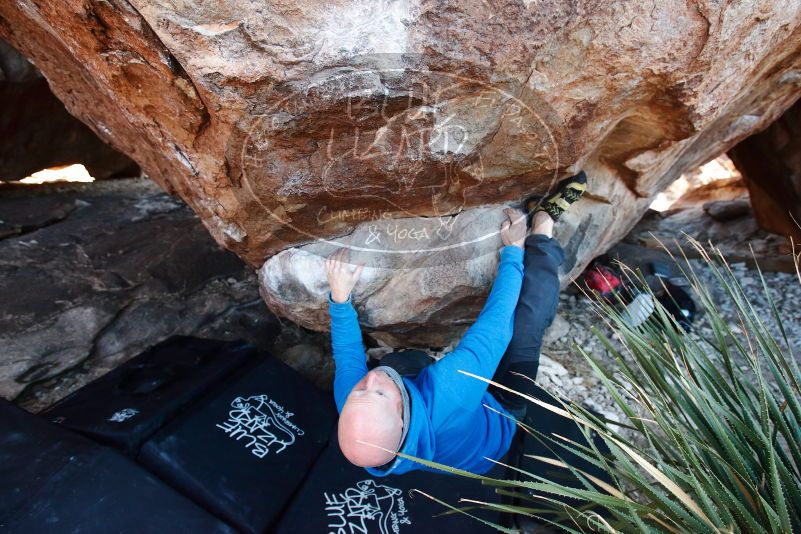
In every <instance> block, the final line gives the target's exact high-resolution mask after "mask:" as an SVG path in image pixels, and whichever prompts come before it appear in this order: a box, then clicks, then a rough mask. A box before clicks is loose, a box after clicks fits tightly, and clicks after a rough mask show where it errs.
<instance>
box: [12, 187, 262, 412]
mask: <svg viewBox="0 0 801 534" xmlns="http://www.w3.org/2000/svg"><path fill="white" fill-rule="evenodd" d="M36 191H39V190H36ZM0 236H2V239H0V295H2V305H0V347H2V358H0V396H2V397H4V398H7V399H15V398H16V400H17V402H19V403H20V404H22V405H23V406H24V407H26V408H28V409H30V410H33V411H37V410H38V409H40V408H43V407H45V406H47V405H49V404H51V403H52V402H54V401H55V400H57V399H59V398H60V397H63V396H64V395H66V394H67V393H69V392H71V391H72V390H74V389H76V388H77V387H79V386H81V385H82V384H84V383H86V382H88V381H90V380H92V379H94V378H97V377H98V376H100V375H102V374H103V373H105V372H107V371H109V370H110V369H112V368H114V367H116V366H117V365H119V364H120V363H122V362H123V361H125V360H127V359H128V358H130V357H132V356H134V355H136V354H138V353H139V352H141V351H142V350H144V349H145V348H147V347H149V346H151V345H154V344H156V343H157V342H159V341H161V340H163V339H165V338H167V337H169V336H171V335H176V334H185V335H196V336H199V337H209V338H217V339H246V340H248V341H250V342H252V343H255V344H257V345H259V346H260V347H262V348H271V344H272V343H273V341H274V338H275V336H276V334H277V328H278V324H277V322H276V320H275V317H274V316H273V315H272V314H271V313H270V312H269V310H267V308H266V306H265V305H264V303H263V302H262V301H261V299H259V297H258V292H257V289H256V279H255V275H254V274H253V272H252V270H251V269H250V268H249V267H247V266H246V265H245V264H243V263H242V261H241V260H240V259H239V258H237V257H236V256H235V255H234V254H232V253H231V252H228V251H226V250H224V249H222V248H221V247H220V246H219V245H217V243H215V242H214V240H213V239H211V237H210V236H209V235H208V232H206V230H205V229H204V228H203V226H202V225H201V224H200V221H199V220H198V218H197V217H196V216H195V214H194V213H193V212H192V211H191V210H190V209H189V208H187V207H186V205H185V204H183V202H181V201H180V200H177V199H174V198H172V197H170V196H169V195H167V194H165V193H163V192H162V191H161V190H160V189H159V188H158V187H157V186H156V185H155V184H153V183H152V182H150V181H149V180H141V179H123V180H115V181H112V182H96V183H94V184H88V185H86V186H81V187H75V188H74V189H70V188H69V187H67V188H62V189H61V190H60V191H59V192H57V191H53V192H51V193H49V194H48V193H36V194H32V193H30V192H25V191H23V192H19V191H16V190H15V191H11V192H9V191H2V192H0Z"/></svg>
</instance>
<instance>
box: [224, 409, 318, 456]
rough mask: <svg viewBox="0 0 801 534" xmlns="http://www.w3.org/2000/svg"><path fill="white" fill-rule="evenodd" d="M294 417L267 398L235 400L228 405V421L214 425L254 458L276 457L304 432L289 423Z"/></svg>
mask: <svg viewBox="0 0 801 534" xmlns="http://www.w3.org/2000/svg"><path fill="white" fill-rule="evenodd" d="M293 415H294V414H293V413H292V412H290V411H287V410H285V409H284V407H283V406H282V405H281V404H279V403H278V402H276V401H275V400H274V399H271V398H270V397H268V396H267V395H255V396H252V397H237V398H235V399H234V400H233V401H232V402H231V410H230V411H229V412H228V420H227V421H225V422H224V423H221V424H217V425H216V426H217V428H219V429H221V430H223V431H224V432H225V433H226V434H228V436H229V437H230V438H231V439H234V440H236V441H240V440H243V439H244V440H245V441H243V442H242V443H243V444H244V446H245V448H246V449H249V450H250V452H251V453H253V455H254V456H257V457H259V458H264V457H265V456H267V455H268V454H270V453H271V452H272V453H274V454H280V453H281V452H282V451H284V450H285V449H286V448H287V447H289V446H291V445H292V444H293V443H295V439H296V437H297V436H303V435H304V431H303V430H302V429H300V428H298V427H297V426H296V425H295V424H294V423H293V422H292V420H291V418H292V416H293Z"/></svg>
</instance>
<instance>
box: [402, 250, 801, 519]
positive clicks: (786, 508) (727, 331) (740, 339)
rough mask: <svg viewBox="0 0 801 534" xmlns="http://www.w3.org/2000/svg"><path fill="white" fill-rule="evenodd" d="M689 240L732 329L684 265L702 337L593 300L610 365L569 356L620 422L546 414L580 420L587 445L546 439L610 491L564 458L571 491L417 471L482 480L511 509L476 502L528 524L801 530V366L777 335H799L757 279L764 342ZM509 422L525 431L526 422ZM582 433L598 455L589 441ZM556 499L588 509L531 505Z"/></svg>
mask: <svg viewBox="0 0 801 534" xmlns="http://www.w3.org/2000/svg"><path fill="white" fill-rule="evenodd" d="M691 246H692V247H693V248H694V250H695V252H697V253H698V254H699V255H700V256H701V257H702V259H703V260H704V262H705V264H706V267H707V268H708V269H709V272H710V273H711V274H712V276H713V277H714V279H715V280H716V282H717V283H718V284H719V286H720V288H721V289H722V292H723V294H724V295H725V298H726V299H727V300H728V301H729V304H730V306H731V308H733V309H734V311H735V312H736V315H737V318H738V323H739V324H738V325H737V328H734V329H733V328H731V327H730V323H729V320H727V319H726V318H724V317H723V316H722V314H721V313H720V310H719V306H718V304H719V303H717V302H716V301H715V298H714V297H713V292H712V291H711V288H710V287H708V286H707V285H706V284H705V282H704V281H703V279H702V277H701V276H700V275H699V273H698V272H696V271H695V270H694V269H693V267H692V265H691V264H690V262H688V261H686V260H687V258H686V257H685V258H684V259H683V261H681V262H680V267H681V269H682V271H683V273H684V275H685V277H686V278H687V280H688V281H689V283H690V285H691V287H692V291H693V294H694V296H695V298H696V299H697V301H698V303H699V304H700V308H701V309H702V310H703V311H704V312H705V314H706V317H707V319H706V320H707V322H708V323H709V326H710V327H711V331H712V336H711V339H702V338H701V337H700V336H699V335H697V334H692V335H689V334H686V333H684V332H683V331H682V329H681V328H680V327H679V326H678V325H677V324H676V322H675V320H674V319H673V318H672V317H671V316H670V315H669V314H668V313H667V312H666V311H665V310H664V308H662V307H661V306H659V305H657V309H656V311H655V314H656V316H655V317H653V318H652V319H651V320H649V321H647V322H646V323H644V324H642V325H640V326H638V327H631V326H629V325H628V324H627V323H626V321H624V320H623V318H622V317H621V314H620V313H619V311H618V310H617V309H616V308H614V307H612V306H610V305H608V304H605V303H599V304H598V312H599V313H600V314H601V316H602V317H603V318H604V320H605V321H606V322H607V324H608V325H609V326H610V327H611V329H612V330H613V332H614V333H615V337H616V338H617V341H618V342H617V343H613V342H611V341H610V340H609V339H607V337H606V334H604V333H602V332H600V331H597V330H596V331H595V334H596V335H597V336H598V337H599V338H600V339H601V340H602V341H603V343H604V345H605V346H606V348H607V350H608V351H609V352H610V353H611V355H612V356H613V357H614V359H615V362H616V367H615V368H614V369H604V368H603V367H602V365H601V364H600V363H599V362H598V361H597V360H596V359H595V358H594V357H593V356H591V355H590V354H587V353H586V352H585V351H584V350H583V349H582V348H581V347H578V351H579V352H580V353H581V354H582V355H583V357H584V358H586V360H587V361H588V362H589V364H590V365H591V366H592V368H593V369H594V371H595V373H596V374H597V376H598V377H600V379H601V381H602V383H603V385H604V386H605V388H606V390H607V391H608V392H609V394H610V395H611V397H612V399H613V400H614V403H615V404H616V406H617V408H618V410H619V411H620V412H621V413H622V414H623V415H624V419H623V420H622V421H620V422H616V423H614V424H612V423H611V422H608V421H604V420H602V419H601V418H600V416H598V415H597V414H594V413H592V412H590V411H588V410H585V409H583V408H582V407H581V406H578V405H574V404H569V403H565V404H563V405H562V407H561V408H559V407H548V409H550V410H552V411H556V412H559V413H562V415H564V416H565V417H570V418H572V419H574V420H575V421H576V422H578V423H579V426H580V427H581V428H582V429H583V431H584V433H585V435H586V437H587V438H588V443H589V444H590V445H589V446H587V445H579V444H577V443H575V442H567V441H566V440H559V439H557V438H553V437H551V438H549V440H550V441H551V442H552V443H551V444H550V445H551V446H552V448H553V450H554V451H555V453H556V455H557V457H558V456H559V451H560V450H561V451H570V452H572V453H573V454H575V455H577V456H579V457H581V458H583V459H584V460H586V461H587V462H589V463H590V464H592V465H594V466H597V467H599V468H601V469H602V470H603V471H605V472H606V473H608V474H609V476H610V477H611V480H612V483H611V484H609V483H606V482H603V481H601V480H599V479H598V478H595V477H593V476H591V475H589V474H587V473H585V472H582V471H579V470H577V469H575V468H573V467H571V466H569V465H566V464H563V465H562V467H563V468H567V469H570V470H571V471H572V472H573V474H574V475H575V476H576V477H577V479H578V480H579V481H580V485H582V486H583V487H582V488H579V489H577V488H573V487H569V486H567V485H564V484H563V483H560V482H559V481H556V480H549V479H548V478H545V477H543V476H539V475H536V474H533V473H523V475H522V476H521V480H518V481H513V480H500V479H490V478H486V477H480V476H476V475H472V474H469V473H465V472H461V471H456V470H453V469H449V468H447V467H445V466H441V465H437V464H432V463H429V462H423V463H426V464H428V465H431V466H434V467H439V468H441V469H444V470H447V471H451V472H454V473H457V474H462V475H465V476H471V477H473V478H480V479H482V480H484V481H485V483H488V484H492V485H495V486H498V488H497V491H498V492H499V493H501V494H504V495H507V496H516V497H518V501H517V502H518V503H519V504H518V505H515V506H504V505H488V504H486V503H483V504H484V506H489V507H492V508H495V509H499V510H502V511H506V512H511V513H517V514H522V515H528V516H531V517H534V518H538V519H539V520H541V521H543V522H545V523H549V524H551V525H554V526H558V528H561V529H563V530H565V531H568V532H585V531H601V532H660V533H661V532H667V533H676V532H682V533H684V532H692V533H704V532H749V533H750V532H753V533H763V532H785V533H790V532H801V390H799V384H800V383H801V372H799V367H798V364H797V362H796V361H795V357H794V355H793V353H792V344H791V343H790V340H789V338H788V335H794V336H798V335H799V333H798V332H787V331H785V329H784V326H783V324H782V318H781V316H780V315H779V313H778V311H777V308H776V306H775V304H774V301H773V299H772V297H771V293H770V291H769V288H768V286H767V284H766V283H765V279H764V277H763V276H762V273H761V272H760V271H758V274H759V279H760V280H761V282H762V288H763V290H764V293H765V297H766V299H767V302H768V304H769V306H770V308H771V310H772V316H773V317H772V321H773V323H774V324H775V325H776V327H777V328H778V333H777V334H776V335H774V333H772V332H771V330H770V328H769V327H768V325H767V323H766V321H765V319H766V318H765V317H762V316H761V314H760V313H759V312H758V311H757V310H756V309H754V308H753V307H752V305H751V303H750V302H749V298H748V296H747V295H745V294H744V292H743V288H742V287H741V286H740V284H739V283H738V281H737V279H736V278H735V276H734V274H733V273H732V271H731V269H730V268H729V266H728V265H727V264H726V262H725V260H724V259H723V257H722V256H721V255H720V254H719V252H717V251H715V252H713V253H708V252H707V251H706V250H705V249H704V248H703V247H702V246H700V245H699V244H698V243H697V242H694V241H692V240H691ZM796 259H797V258H796ZM677 263H679V262H677ZM627 274H628V275H629V276H632V277H633V276H635V275H634V273H632V272H631V271H629V272H628V273H627ZM799 282H801V273H800V274H799ZM774 290H780V288H774ZM659 322H661V323H662V324H663V325H670V327H667V328H665V327H664V326H662V327H660V326H659V325H658V323H659ZM621 347H622V348H621ZM530 400H531V401H532V402H537V403H539V401H536V400H535V399H530ZM539 404H540V405H541V406H543V407H546V406H547V405H545V404H543V403H539ZM532 424H534V425H535V426H536V422H533V423H532ZM520 426H521V427H522V428H523V430H524V431H527V432H532V433H536V428H531V427H529V426H527V425H523V424H520ZM592 431H594V432H596V433H597V434H598V435H599V436H600V438H601V439H602V440H603V441H604V442H605V443H606V445H607V446H608V448H609V451H606V452H601V451H600V450H599V449H598V448H597V447H596V446H595V445H593V441H592V440H591V439H589V437H590V433H591V432H592ZM610 451H611V452H610ZM418 461H419V460H418ZM550 462H551V463H552V464H559V463H560V462H559V461H557V460H553V459H552V460H550ZM560 496H562V497H565V496H567V497H573V498H575V499H576V500H578V502H581V503H586V506H584V505H576V504H571V505H559V506H557V509H559V510H560V512H559V514H557V516H554V515H553V514H545V513H543V507H542V506H541V504H542V503H553V501H554V499H558V498H559V497H560ZM440 502H441V501H440ZM570 502H571V503H575V502H576V501H575V500H573V501H570ZM442 504H443V505H445V506H448V507H449V508H451V510H454V511H457V509H456V508H454V507H453V506H450V505H448V504H446V503H442ZM476 504H478V505H480V504H482V503H476ZM590 510H592V511H590ZM458 511H462V512H463V513H468V514H469V513H470V512H469V510H464V509H462V510H458ZM493 526H495V527H496V528H498V530H501V531H503V532H515V531H514V530H511V529H508V528H502V527H500V526H497V525H493Z"/></svg>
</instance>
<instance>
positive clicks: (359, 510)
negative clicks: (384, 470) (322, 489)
mask: <svg viewBox="0 0 801 534" xmlns="http://www.w3.org/2000/svg"><path fill="white" fill-rule="evenodd" d="M323 499H324V501H325V513H326V516H327V517H328V532H329V533H330V534H357V533H360V534H368V533H375V534H398V533H399V532H401V528H402V527H403V526H404V525H409V526H410V525H411V524H412V520H411V518H410V517H409V511H408V510H407V509H406V503H405V501H404V499H403V492H402V491H401V490H399V489H398V488H393V487H392V486H387V485H383V484H378V483H377V482H376V481H375V480H372V479H367V480H362V481H360V482H357V483H356V484H355V486H353V487H350V488H348V489H346V490H345V491H343V492H341V493H323Z"/></svg>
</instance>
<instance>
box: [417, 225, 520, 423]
mask: <svg viewBox="0 0 801 534" xmlns="http://www.w3.org/2000/svg"><path fill="white" fill-rule="evenodd" d="M506 214H507V216H508V218H509V222H510V223H511V228H510V225H509V224H508V223H506V222H505V223H504V226H503V229H502V230H501V237H502V239H503V242H504V244H505V245H506V246H505V247H503V249H501V259H500V264H499V266H498V275H497V276H496V278H495V282H494V283H493V285H492V290H491V291H490V294H489V297H487V301H486V303H485V304H484V308H483V309H482V310H481V313H480V314H479V316H478V318H477V319H476V322H475V323H473V326H471V327H470V329H469V330H468V331H467V333H466V334H465V335H464V337H462V340H461V342H460V343H459V345H458V346H457V347H456V349H455V350H454V351H453V352H451V353H450V354H448V355H446V356H445V357H443V358H442V359H441V360H439V361H438V362H437V363H435V364H434V365H432V366H431V367H429V368H428V369H427V372H426V373H424V374H423V375H422V376H421V377H420V379H421V380H428V381H430V384H428V386H427V387H426V386H424V387H423V388H422V390H424V391H426V392H427V394H428V395H429V399H428V401H429V406H430V407H431V414H432V421H433V422H434V424H435V425H439V424H443V423H444V424H448V423H449V422H450V423H453V424H456V419H458V415H459V414H460V413H461V414H465V415H466V416H469V415H470V414H473V413H474V411H475V409H476V408H477V407H478V406H479V402H480V401H481V397H482V396H483V395H484V392H485V391H486V390H487V384H486V382H483V381H481V380H477V379H475V378H472V377H469V376H466V375H464V374H462V373H460V372H459V371H465V372H468V373H471V374H474V375H477V376H480V377H482V378H486V379H491V378H492V375H493V374H494V373H495V370H496V368H497V367H498V363H499V362H500V360H501V357H502V356H503V353H504V351H506V347H507V346H508V345H509V341H510V340H511V339H512V330H513V325H514V313H515V307H516V306H517V299H518V297H519V296H520V288H521V286H522V284H523V242H524V240H525V233H526V229H525V218H522V219H521V216H522V214H518V213H517V212H515V211H513V210H507V212H506Z"/></svg>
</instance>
